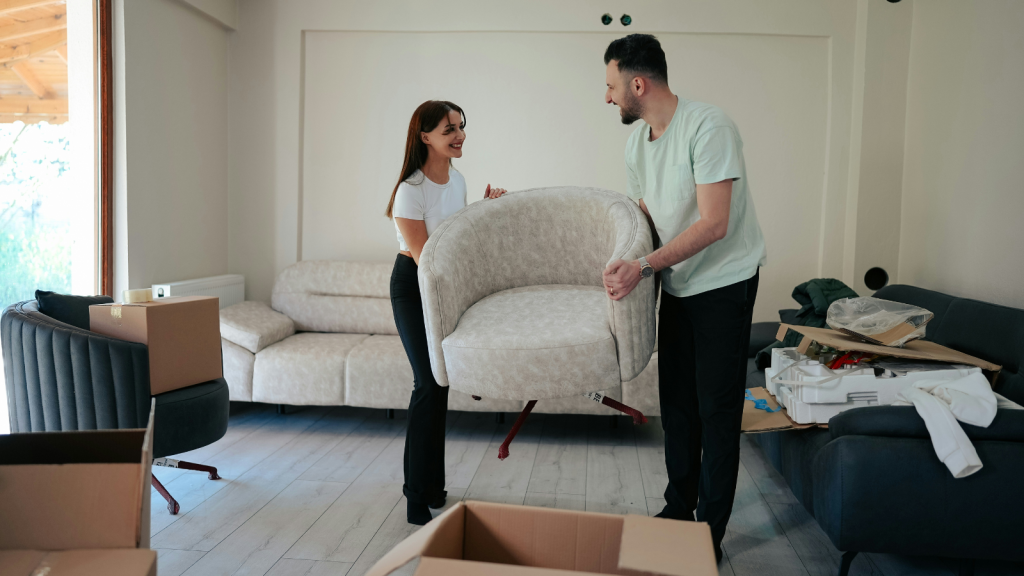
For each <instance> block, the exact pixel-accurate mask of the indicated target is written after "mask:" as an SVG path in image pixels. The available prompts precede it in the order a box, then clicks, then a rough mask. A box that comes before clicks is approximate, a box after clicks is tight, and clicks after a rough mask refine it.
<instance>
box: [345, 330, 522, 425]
mask: <svg viewBox="0 0 1024 576" xmlns="http://www.w3.org/2000/svg"><path fill="white" fill-rule="evenodd" d="M412 388H413V374H412V366H410V365H409V358H408V357H407V356H406V355H405V348H404V347H403V346H402V339H401V338H399V337H398V336H390V335H379V336H370V337H369V338H367V339H366V340H363V341H362V342H360V343H359V344H358V345H357V346H356V347H355V348H353V349H352V351H351V352H349V354H348V360H347V361H346V362H345V402H346V403H347V404H349V405H352V406H363V407H367V408H402V409H404V408H408V407H409V399H410V397H411V396H412ZM522 408H523V403H522V402H519V401H515V400H495V399H493V398H482V399H480V400H473V398H472V396H470V395H469V394H464V393H462V392H458V391H455V390H449V392H448V409H449V410H470V411H478V412H518V411H520V410H522Z"/></svg>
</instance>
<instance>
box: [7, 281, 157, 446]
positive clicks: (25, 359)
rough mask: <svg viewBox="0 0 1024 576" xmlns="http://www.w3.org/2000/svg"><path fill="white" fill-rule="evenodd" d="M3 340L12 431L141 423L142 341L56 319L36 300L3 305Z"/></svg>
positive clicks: (145, 405)
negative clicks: (117, 337) (99, 332)
mask: <svg viewBox="0 0 1024 576" xmlns="http://www.w3.org/2000/svg"><path fill="white" fill-rule="evenodd" d="M0 344H2V347H3V354H4V378H5V380H6V384H7V404H8V409H9V411H10V417H11V431H12V432H48V431H60V430H96V429H116V428H145V427H146V422H147V421H148V420H149V409H150V392H149V353H148V350H147V348H146V345H145V344H138V343H135V342H126V341H124V340H117V339H115V338H108V337H106V336H103V335H100V334H96V333H95V332H90V331H88V330H82V329H81V328H76V327H74V326H71V325H69V324H65V323H63V322H59V321H57V320H54V319H53V318H50V317H49V316H46V315H44V314H41V313H40V312H39V309H38V307H37V305H36V302H35V300H31V301H28V302H21V303H18V304H13V305H11V306H8V307H7V309H6V310H4V312H3V317H2V319H0Z"/></svg>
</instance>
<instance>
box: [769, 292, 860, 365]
mask: <svg viewBox="0 0 1024 576" xmlns="http://www.w3.org/2000/svg"><path fill="white" fill-rule="evenodd" d="M856 297H857V293H856V292H854V291H853V290H851V289H850V287H849V286H847V285H846V284H843V283H842V282H841V281H839V280H836V279H835V278H815V279H814V280H809V281H807V282H804V283H803V284H801V285H799V286H797V287H796V288H793V300H796V302H797V304H800V309H799V310H797V311H796V314H793V313H792V311H790V310H782V311H780V312H779V316H780V317H781V319H782V322H783V323H784V324H793V325H796V326H813V327H814V328H826V327H827V324H825V315H826V314H828V307H829V306H831V305H832V303H833V302H835V301H836V300H840V299H842V298H856ZM802 338H803V337H802V336H801V335H800V334H799V333H797V332H794V331H790V332H789V334H786V338H785V340H783V341H782V342H774V343H772V345H771V346H768V347H767V348H765V349H764V350H761V351H760V352H758V353H757V356H755V357H754V363H755V364H756V365H757V367H758V369H760V370H764V369H765V368H767V367H768V366H770V365H771V363H772V349H773V348H792V347H794V346H798V345H799V344H800V340H801V339H802Z"/></svg>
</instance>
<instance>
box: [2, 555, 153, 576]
mask: <svg viewBox="0 0 1024 576" xmlns="http://www.w3.org/2000/svg"><path fill="white" fill-rule="evenodd" d="M43 575H45V576H156V552H155V551H153V550H125V549H120V550H66V551H63V552H44V551H41V550H0V576H43Z"/></svg>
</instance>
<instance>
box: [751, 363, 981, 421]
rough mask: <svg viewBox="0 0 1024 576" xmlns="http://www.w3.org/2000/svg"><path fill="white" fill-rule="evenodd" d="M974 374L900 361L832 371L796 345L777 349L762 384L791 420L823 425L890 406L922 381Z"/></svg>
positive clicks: (962, 369)
mask: <svg viewBox="0 0 1024 576" xmlns="http://www.w3.org/2000/svg"><path fill="white" fill-rule="evenodd" d="M973 372H981V369H980V368H976V367H973V366H961V365H943V364H937V363H923V362H918V361H914V360H910V361H902V360H900V359H886V360H884V361H883V362H880V363H878V364H867V365H864V366H854V367H851V368H837V369H831V368H829V367H827V366H825V365H824V364H821V363H819V362H817V361H815V360H811V359H810V358H808V357H807V356H804V355H803V354H800V353H799V352H797V349H796V348H776V349H775V350H772V365H771V366H770V367H769V368H767V369H766V370H765V384H766V388H767V389H768V392H769V393H770V394H772V395H773V396H775V399H776V400H777V401H778V402H779V404H781V405H782V406H784V407H785V408H786V413H787V414H788V415H789V417H790V418H791V419H792V420H793V421H794V422H797V423H799V424H827V423H828V421H829V419H830V418H832V417H833V416H835V415H836V414H839V413H840V412H843V411H846V410H850V409H852V408H860V407H862V406H888V405H890V404H893V403H894V402H896V395H897V394H899V392H900V391H901V390H903V389H904V388H907V387H909V386H913V385H914V383H915V382H918V381H920V380H956V379H959V378H963V377H964V376H966V375H968V374H971V373H973Z"/></svg>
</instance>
